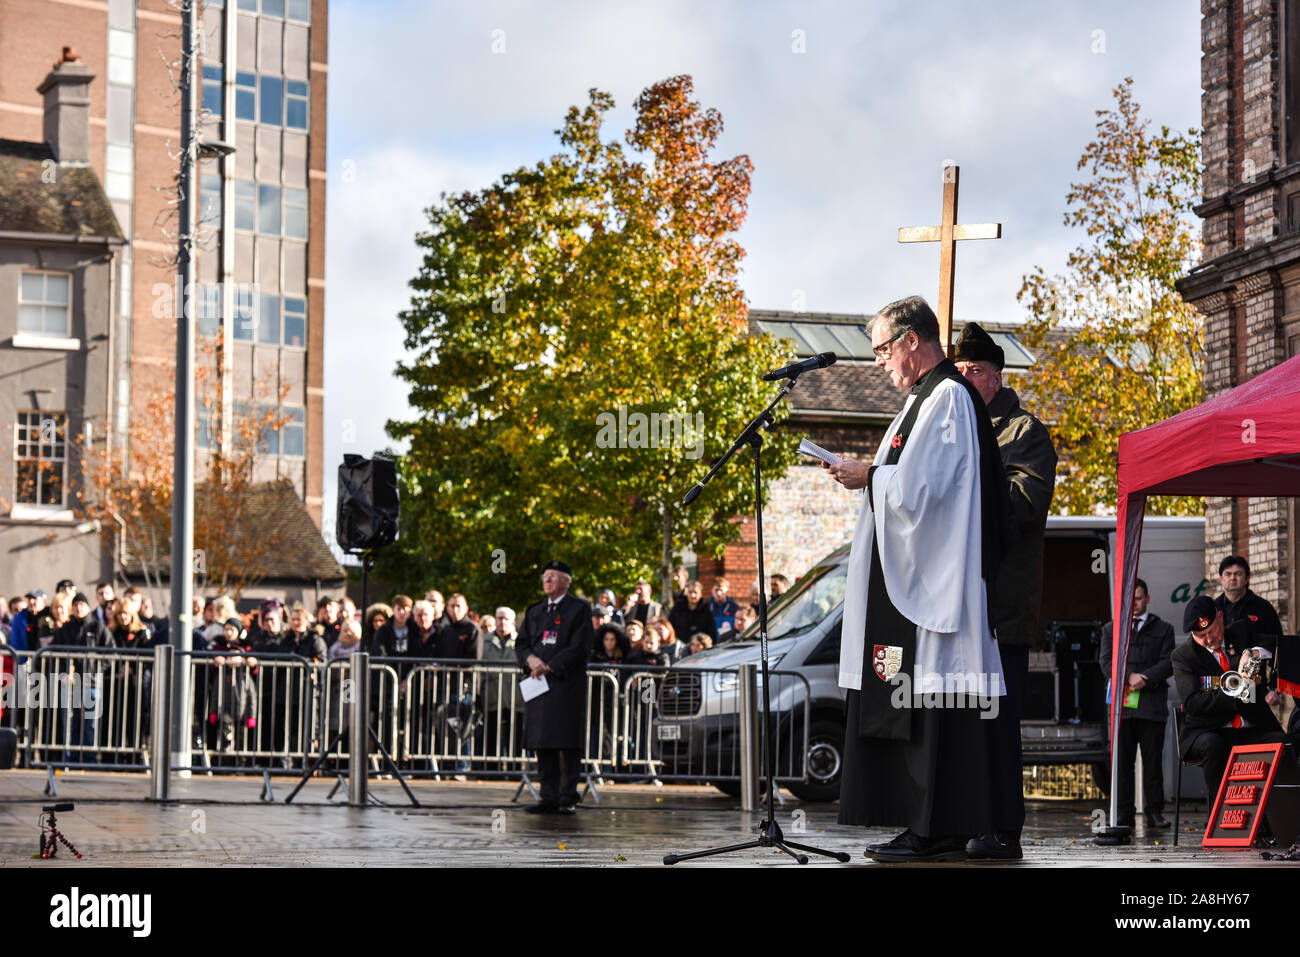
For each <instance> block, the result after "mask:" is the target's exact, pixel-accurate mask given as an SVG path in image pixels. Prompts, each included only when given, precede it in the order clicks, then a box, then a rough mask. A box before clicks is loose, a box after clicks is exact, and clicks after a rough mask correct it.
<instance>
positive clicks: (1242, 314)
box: [1179, 0, 1300, 632]
mask: <svg viewBox="0 0 1300 957" xmlns="http://www.w3.org/2000/svg"><path fill="white" fill-rule="evenodd" d="M1201 12H1202V20H1201V49H1202V58H1201V87H1202V89H1203V94H1202V97H1201V118H1202V125H1203V127H1204V134H1203V137H1204V138H1203V147H1202V149H1203V156H1202V159H1203V163H1204V178H1203V181H1202V187H1201V196H1202V202H1201V205H1200V206H1198V207H1197V210H1196V211H1197V213H1198V214H1199V215H1200V216H1201V217H1202V220H1203V225H1202V236H1203V241H1204V247H1205V248H1204V252H1203V255H1202V261H1201V265H1200V266H1198V267H1197V268H1196V269H1195V270H1193V271H1192V272H1191V273H1190V274H1189V275H1188V276H1187V277H1185V278H1184V279H1183V281H1182V282H1181V283H1180V285H1179V290H1180V292H1181V293H1182V295H1183V297H1184V298H1185V299H1186V300H1187V301H1188V302H1190V303H1191V304H1192V305H1194V306H1195V307H1196V309H1197V310H1198V311H1200V312H1201V314H1202V315H1203V316H1204V318H1205V353H1206V360H1205V387H1206V393H1207V395H1209V396H1214V395H1218V394H1219V393H1221V392H1224V391H1226V390H1228V389H1230V388H1232V387H1233V386H1236V385H1240V384H1241V383H1243V382H1246V381H1248V380H1250V379H1252V378H1254V377H1255V376H1256V375H1258V374H1259V373H1261V372H1263V371H1264V370H1266V369H1269V368H1271V367H1273V366H1274V365H1276V364H1278V363H1279V362H1281V361H1283V360H1284V359H1286V358H1288V357H1290V356H1293V355H1296V354H1297V352H1300V0H1203V2H1202V4H1201ZM1205 519H1206V520H1205V539H1206V540H1205V563H1206V575H1207V577H1208V578H1209V579H1210V580H1211V581H1215V580H1216V575H1217V571H1218V563H1219V560H1220V559H1221V558H1223V557H1224V556H1225V555H1229V554H1242V555H1245V556H1246V557H1247V558H1248V559H1249V560H1250V564H1251V572H1252V578H1251V588H1252V589H1253V590H1254V591H1256V592H1258V593H1259V594H1261V595H1263V596H1264V597H1266V598H1268V599H1269V600H1270V601H1272V602H1273V603H1274V605H1276V606H1277V609H1278V613H1279V615H1280V616H1281V618H1282V621H1283V623H1284V625H1285V626H1286V627H1287V628H1288V629H1289V630H1290V631H1292V632H1294V631H1296V630H1297V627H1298V626H1300V620H1298V618H1297V612H1298V611H1300V609H1298V608H1297V603H1296V602H1295V601H1293V600H1292V596H1293V595H1294V594H1295V593H1296V588H1297V579H1296V572H1297V558H1298V557H1300V556H1298V555H1297V541H1296V538H1295V535H1294V534H1293V531H1294V529H1295V527H1296V503H1295V499H1285V498H1282V499H1277V498H1269V499H1263V498H1250V499H1246V498H1210V499H1207V500H1206V512H1205Z"/></svg>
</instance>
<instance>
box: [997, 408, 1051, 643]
mask: <svg viewBox="0 0 1300 957" xmlns="http://www.w3.org/2000/svg"><path fill="white" fill-rule="evenodd" d="M989 417H990V418H991V419H992V420H993V435H994V437H995V438H996V439H997V442H998V451H999V452H1000V453H1001V454H1002V468H1003V470H1004V471H1005V472H1006V476H1007V485H1008V487H1009V490H1010V495H1011V523H1012V528H1011V533H1012V534H1011V535H1010V540H1009V547H1008V549H1007V553H1006V557H1005V558H1004V559H1003V560H1002V565H1001V567H1000V568H999V570H998V580H997V591H996V596H995V598H994V602H993V624H994V630H995V632H996V633H997V638H998V641H1000V642H1003V643H1004V644H1007V645H1038V644H1039V643H1040V641H1039V637H1040V636H1039V621H1038V606H1039V605H1040V604H1041V603H1042V598H1043V537H1044V531H1045V529H1046V528H1047V512H1048V509H1049V508H1050V507H1051V504H1052V492H1053V490H1054V489H1055V488H1056V449H1055V448H1054V447H1053V445H1052V436H1051V435H1050V434H1049V433H1048V431H1047V427H1046V426H1045V425H1043V423H1041V422H1039V421H1038V420H1037V419H1036V418H1034V417H1033V416H1032V415H1030V414H1029V413H1028V412H1026V411H1025V410H1024V409H1022V408H1021V407H1020V399H1019V397H1017V396H1016V393H1015V391H1014V390H1012V389H1008V388H1006V387H1003V388H1002V389H1001V390H1000V391H999V392H998V394H997V395H995V396H994V397H993V401H992V402H990V403H989Z"/></svg>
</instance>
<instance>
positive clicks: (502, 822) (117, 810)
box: [0, 771, 1278, 868]
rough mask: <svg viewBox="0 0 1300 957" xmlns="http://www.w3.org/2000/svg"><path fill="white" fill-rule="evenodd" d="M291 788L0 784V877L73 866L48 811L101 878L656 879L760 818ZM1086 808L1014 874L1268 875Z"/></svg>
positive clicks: (467, 791)
mask: <svg viewBox="0 0 1300 957" xmlns="http://www.w3.org/2000/svg"><path fill="white" fill-rule="evenodd" d="M294 783H295V782H294V781H293V780H291V779H287V778H276V779H275V780H274V785H273V787H274V794H275V798H276V803H274V804H270V803H264V802H261V801H260V800H259V795H260V794H261V792H262V780H261V779H260V778H251V777H238V778H233V777H213V778H208V777H194V778H191V779H189V780H183V779H176V780H175V781H174V782H173V785H172V797H173V800H172V801H170V802H168V803H166V804H161V805H160V804H154V803H152V802H149V801H146V800H143V799H144V798H145V797H147V795H148V793H149V780H148V778H147V777H145V776H143V775H131V774H109V773H97V772H80V771H70V772H66V773H64V774H61V775H59V776H58V778H57V791H58V796H57V798H48V797H46V796H45V795H44V794H43V791H44V789H45V785H46V777H45V774H44V772H37V771H7V772H0V867H14V866H24V865H30V864H33V863H39V864H40V866H41V867H43V868H48V867H58V866H65V867H66V866H69V865H71V866H82V864H83V862H80V861H77V860H75V859H74V858H72V857H71V856H70V855H68V854H67V851H66V849H61V851H60V854H59V856H58V858H57V859H56V860H52V861H44V862H33V861H32V860H31V855H32V854H33V853H34V852H35V851H36V849H37V846H38V837H39V830H38V828H37V824H36V819H37V815H38V813H39V811H40V807H41V806H42V805H43V804H48V803H54V801H56V800H57V801H60V802H64V801H74V802H76V805H77V807H76V810H75V811H72V812H68V813H65V814H60V815H59V818H58V820H59V826H60V829H61V830H62V831H63V833H64V834H65V835H66V836H67V837H68V838H69V839H70V840H71V841H72V842H73V843H74V844H75V845H76V846H77V849H78V850H80V851H81V852H82V854H83V855H84V864H86V865H95V866H99V867H177V866H200V867H212V866H233V867H252V866H267V865H269V866H281V867H284V866H321V867H355V866H367V865H372V866H373V865H382V866H403V865H410V866H428V865H439V866H455V865H461V866H463V865H470V866H498V867H499V866H515V865H529V866H535V865H558V866H575V865H576V866H588V867H590V866H610V867H615V866H617V867H637V866H650V865H653V866H660V865H661V860H662V858H663V855H664V854H665V853H669V852H674V851H676V852H686V851H691V850H699V849H703V848H707V847H716V846H720V845H724V844H730V843H736V842H740V841H745V840H750V839H751V838H752V837H753V834H754V829H755V828H756V827H757V825H758V823H759V821H760V820H761V816H760V815H757V814H746V813H744V812H741V811H740V810H739V802H738V801H737V800H736V799H734V798H729V797H727V796H725V795H723V794H721V793H719V792H717V791H715V790H714V789H713V788H711V787H707V786H674V785H669V786H665V787H653V786H650V785H631V784H607V785H604V786H602V787H601V788H600V797H601V803H600V804H599V805H596V804H595V803H594V802H593V801H592V799H591V798H590V797H588V798H587V801H586V803H585V804H584V805H583V806H582V807H581V808H579V810H578V814H577V815H576V816H575V817H534V816H533V815H528V814H525V813H523V808H524V806H526V805H527V804H529V803H531V800H530V798H529V796H528V795H527V793H525V794H524V795H523V797H521V799H520V801H519V802H518V803H512V801H511V798H512V797H513V795H514V793H515V789H516V784H514V783H505V782H473V781H471V782H453V781H446V782H431V781H416V782H413V784H412V788H413V790H414V791H415V794H416V796H417V798H418V799H419V800H420V802H421V803H422V804H423V805H424V806H423V807H421V808H412V807H409V806H407V805H406V798H405V795H404V794H403V793H402V791H401V789H400V787H399V786H398V785H397V784H396V783H395V782H392V781H374V782H372V783H371V786H370V791H371V795H372V797H376V798H378V799H380V800H381V801H383V802H385V806H372V807H367V808H350V807H348V806H347V805H346V804H344V803H342V802H343V801H344V800H345V799H346V789H340V791H339V793H338V794H336V795H335V801H334V802H333V803H331V802H330V801H329V800H328V795H329V791H330V789H331V788H332V787H333V785H334V781H333V779H327V778H317V779H315V780H313V781H312V782H311V783H309V784H308V785H307V786H306V787H305V788H304V789H303V791H302V792H301V793H300V794H299V795H298V797H297V798H296V799H295V801H294V803H293V804H291V805H287V806H286V805H285V804H284V799H285V797H286V796H287V795H288V794H289V792H290V790H291V789H292V787H293V785H294ZM783 793H784V792H783ZM1092 810H1093V808H1092V806H1091V805H1090V804H1085V803H1081V802H1057V801H1034V802H1031V803H1030V806H1029V819H1028V822H1027V825H1026V828H1025V840H1024V842H1023V844H1024V849H1025V860H1024V862H1022V865H1021V866H1025V865H1031V866H1032V865H1039V866H1048V867H1062V866H1064V867H1115V866H1120V867H1124V866H1149V865H1151V864H1165V865H1170V864H1173V865H1177V866H1193V867H1194V866H1207V865H1208V866H1216V865H1218V866H1221V865H1222V864H1224V863H1231V864H1235V865H1251V864H1257V865H1263V866H1270V865H1267V864H1266V862H1264V861H1262V860H1260V858H1259V854H1258V852H1254V851H1207V850H1203V849H1202V848H1201V847H1200V846H1199V844H1200V834H1201V832H1202V830H1203V828H1204V826H1205V814H1204V811H1196V812H1193V813H1191V814H1184V816H1183V831H1184V833H1183V836H1182V838H1181V839H1180V842H1181V843H1180V846H1179V847H1177V848H1175V847H1173V846H1172V845H1171V844H1170V843H1169V842H1170V841H1171V840H1172V835H1171V833H1170V832H1169V831H1163V832H1161V831H1156V830H1144V829H1143V828H1142V826H1141V825H1139V830H1138V832H1137V834H1136V843H1135V844H1134V845H1132V846H1129V847H1119V848H1108V847H1098V846H1096V845H1095V844H1093V842H1092V839H1091V837H1090V831H1089V819H1090V815H1091V812H1092ZM1169 817H1170V819H1171V820H1172V817H1173V815H1172V811H1171V812H1170V814H1169ZM777 821H778V823H779V824H780V826H781V828H782V829H783V830H784V831H785V833H786V837H787V838H788V839H790V840H792V841H798V842H800V843H806V844H812V845H817V846H821V847H824V848H826V849H829V850H835V851H844V852H846V853H848V854H850V855H852V858H853V864H854V865H855V866H857V865H861V866H869V867H871V866H874V867H879V866H882V865H875V864H873V863H872V862H870V861H867V860H866V859H864V858H863V857H862V849H863V845H864V844H866V843H867V841H868V840H872V841H875V840H883V839H887V838H889V837H891V836H892V833H891V832H889V831H883V830H882V831H870V832H868V831H864V830H862V829H859V828H846V827H839V826H837V825H836V824H835V806H834V805H821V804H809V805H803V804H800V803H799V802H798V801H797V800H795V799H794V798H793V797H790V796H788V795H787V803H786V804H785V806H784V807H779V806H778V808H777ZM1157 842H1158V843H1157ZM65 855H66V856H65ZM817 860H824V861H825V862H826V864H828V865H829V864H831V863H832V862H831V861H830V859H818V858H814V861H817ZM756 864H758V865H770V864H788V865H789V866H792V867H794V866H797V865H796V864H795V863H794V862H793V861H792V860H790V859H789V858H788V857H785V856H784V855H782V854H780V853H779V852H776V851H774V850H772V849H770V848H767V849H754V850H749V851H744V852H740V853H737V854H731V855H722V856H719V857H713V858H706V859H703V860H700V861H692V862H689V863H685V864H681V865H678V866H679V867H696V866H719V865H725V866H732V867H735V866H742V865H743V866H752V865H756ZM953 866H957V867H988V866H990V865H987V864H973V863H971V864H959V865H953ZM993 866H1005V865H993ZM1271 866H1278V865H1271Z"/></svg>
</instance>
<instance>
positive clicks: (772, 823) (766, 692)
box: [664, 372, 849, 864]
mask: <svg viewBox="0 0 1300 957" xmlns="http://www.w3.org/2000/svg"><path fill="white" fill-rule="evenodd" d="M798 378H799V373H798V372H795V373H792V374H791V375H790V377H789V378H788V379H786V380H785V381H784V382H783V383H781V388H780V389H779V390H778V391H777V394H776V398H775V399H773V400H772V402H771V403H770V404H769V405H768V407H767V408H766V409H764V410H763V411H762V412H760V413H759V414H758V415H757V416H756V417H755V418H754V419H753V420H752V421H751V422H750V423H749V424H748V425H747V426H745V429H744V431H743V432H741V433H740V437H739V438H737V439H736V442H735V444H734V445H732V447H731V448H730V449H729V450H728V451H727V454H726V455H724V456H723V457H722V458H720V459H718V461H717V462H715V463H714V465H713V468H711V469H709V474H708V475H706V476H704V480H703V481H701V482H700V483H699V484H697V485H695V486H694V487H693V488H691V490H690V491H688V492H687V493H686V495H685V496H684V497H683V498H682V506H683V507H685V506H687V505H690V504H691V502H693V501H695V499H696V498H698V497H699V495H700V493H701V492H702V491H704V486H706V485H708V484H709V482H710V481H712V480H713V477H714V476H715V475H717V474H718V473H719V472H720V471H722V468H723V466H725V465H726V464H727V462H729V461H730V460H731V457H732V456H733V455H735V454H736V453H737V452H739V451H740V450H741V448H743V447H744V446H746V445H748V446H749V447H750V448H751V449H753V453H754V518H755V521H756V524H757V539H758V581H759V584H760V585H764V583H765V582H766V581H767V578H766V576H765V574H764V571H763V476H762V466H761V461H762V454H763V430H764V429H769V428H771V426H772V424H773V423H774V422H775V421H776V419H775V418H774V417H773V415H772V410H773V409H774V408H776V406H777V403H779V402H780V401H781V400H782V399H784V398H785V397H786V396H788V395H789V394H790V390H791V389H793V388H794V384H795V382H796V380H797V379H798ZM758 620H759V626H758V627H759V632H758V633H759V636H760V638H761V644H760V650H761V657H762V661H763V740H764V746H763V765H764V777H765V778H766V779H767V819H766V820H764V821H763V822H762V823H761V824H760V825H759V828H758V839H757V840H754V841H746V842H744V843H743V844H729V845H727V846H726V847H714V848H709V849H708V850H706V851H692V852H691V853H689V854H668V855H665V856H664V863H665V864H676V863H677V862H678V861H689V860H691V859H692V858H696V857H711V856H713V855H714V854H730V853H731V852H733V851H745V850H749V849H750V848H752V847H775V848H777V849H778V850H780V851H783V852H785V853H786V854H789V855H790V856H791V857H793V858H794V859H795V860H796V861H798V862H799V863H800V864H807V863H808V855H807V854H803V853H799V852H801V851H808V852H809V853H812V854H821V855H823V856H825V857H833V858H835V860H837V861H839V862H841V863H843V864H847V863H848V862H849V855H848V854H845V853H843V852H841V851H826V850H822V849H821V848H819V847H810V846H809V845H807V844H795V843H793V842H790V841H787V840H786V839H785V835H784V834H782V833H781V827H780V825H778V824H777V823H776V810H775V807H774V805H773V802H774V800H775V796H776V750H775V748H776V740H775V736H774V735H773V734H772V690H771V689H772V683H771V681H769V680H768V666H767V588H766V587H760V588H759V590H758Z"/></svg>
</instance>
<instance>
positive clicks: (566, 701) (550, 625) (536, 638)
mask: <svg viewBox="0 0 1300 957" xmlns="http://www.w3.org/2000/svg"><path fill="white" fill-rule="evenodd" d="M572 580H573V572H572V570H571V569H570V568H569V566H568V565H566V564H565V563H564V562H558V561H551V562H547V563H546V567H545V568H544V569H543V570H542V590H543V591H544V592H546V600H545V601H539V602H537V603H536V604H535V605H530V606H529V607H528V610H527V611H525V612H524V617H523V625H522V627H520V629H519V635H518V637H517V638H516V639H515V657H516V659H517V660H518V662H519V666H520V667H521V668H523V670H524V671H525V672H526V673H527V675H528V677H527V678H526V679H524V681H522V682H520V686H519V690H520V692H521V693H522V694H523V696H524V698H525V699H526V702H525V704H524V747H526V748H528V749H530V750H532V751H536V752H537V767H538V771H539V773H540V775H541V779H542V780H541V784H542V797H541V800H540V801H539V802H538V803H537V804H535V805H534V806H533V807H530V808H528V809H527V811H528V813H530V814H573V813H575V812H576V809H577V804H578V771H579V767H580V764H581V761H582V745H583V738H584V735H585V731H584V728H583V724H584V719H585V717H586V713H587V659H588V658H590V657H591V645H592V641H593V640H594V632H593V631H592V627H591V606H590V605H588V604H587V603H586V602H585V601H583V600H582V599H581V598H575V597H574V596H572V595H570V594H569V582H570V581H572Z"/></svg>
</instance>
